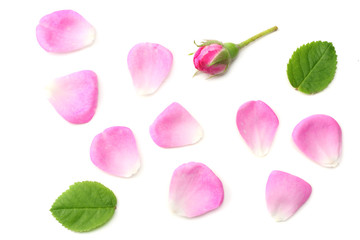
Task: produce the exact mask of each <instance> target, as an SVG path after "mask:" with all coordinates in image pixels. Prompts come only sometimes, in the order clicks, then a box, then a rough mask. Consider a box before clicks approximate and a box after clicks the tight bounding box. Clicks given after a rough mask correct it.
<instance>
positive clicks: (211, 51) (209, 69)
mask: <svg viewBox="0 0 360 240" xmlns="http://www.w3.org/2000/svg"><path fill="white" fill-rule="evenodd" d="M277 29H278V28H277V27H276V26H275V27H272V28H269V29H268V30H265V31H263V32H261V33H259V34H257V35H255V36H253V37H251V38H249V39H248V40H246V41H244V42H241V43H239V44H235V43H222V42H219V41H215V40H208V41H205V42H202V43H201V44H200V45H197V44H195V45H196V46H198V47H199V49H198V50H197V51H196V52H195V55H194V66H195V68H196V69H197V70H198V71H200V72H204V73H207V74H210V75H213V76H217V75H220V74H223V73H225V72H226V70H227V69H228V66H229V65H230V63H231V62H232V61H233V60H234V59H235V58H236V56H237V55H238V53H239V50H240V48H243V47H245V46H246V45H248V44H249V43H251V42H253V41H255V40H256V39H258V38H260V37H262V36H265V35H267V34H269V33H272V32H274V31H276V30H277Z"/></svg>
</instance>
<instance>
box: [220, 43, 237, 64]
mask: <svg viewBox="0 0 360 240" xmlns="http://www.w3.org/2000/svg"><path fill="white" fill-rule="evenodd" d="M223 46H224V48H225V49H226V50H227V51H228V52H229V54H230V58H231V60H233V59H234V58H236V56H237V55H238V53H239V48H238V46H237V45H236V44H235V43H230V42H228V43H224V44H223Z"/></svg>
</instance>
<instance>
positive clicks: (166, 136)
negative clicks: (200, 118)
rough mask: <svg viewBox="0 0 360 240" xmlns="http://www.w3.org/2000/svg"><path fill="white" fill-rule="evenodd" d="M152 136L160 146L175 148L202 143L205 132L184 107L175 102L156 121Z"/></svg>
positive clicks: (152, 127)
mask: <svg viewBox="0 0 360 240" xmlns="http://www.w3.org/2000/svg"><path fill="white" fill-rule="evenodd" d="M150 135H151V137H152V139H153V140H154V142H155V143H156V144H157V145H158V146H160V147H164V148H173V147H181V146H185V145H191V144H194V143H196V142H198V141H200V139H201V138H202V136H203V130H202V128H201V126H200V124H199V123H198V122H197V121H196V120H195V119H194V118H193V117H192V116H191V115H190V113H189V112H188V111H187V110H186V109H185V108H184V107H183V106H181V105H180V104H179V103H176V102H174V103H172V104H171V105H170V106H168V107H167V108H166V109H165V110H164V111H163V112H162V113H161V114H160V115H159V116H158V117H157V118H156V119H155V121H154V123H153V124H152V125H151V126H150Z"/></svg>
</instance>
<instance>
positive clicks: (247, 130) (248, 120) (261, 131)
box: [236, 101, 279, 157]
mask: <svg viewBox="0 0 360 240" xmlns="http://www.w3.org/2000/svg"><path fill="white" fill-rule="evenodd" d="M236 124H237V127H238V130H239V132H240V135H241V136H242V137H243V138H244V140H245V142H246V143H247V145H248V146H249V147H250V149H251V150H252V151H253V153H254V154H255V155H256V156H259V157H262V156H265V155H266V154H268V152H269V150H270V147H271V145H272V142H273V139H274V137H275V133H276V130H277V128H278V126H279V120H278V118H277V116H276V114H275V113H274V112H273V110H272V109H271V108H270V107H269V106H268V105H266V103H264V102H262V101H249V102H246V103H244V104H243V105H242V106H241V107H240V108H239V110H238V112H237V116H236Z"/></svg>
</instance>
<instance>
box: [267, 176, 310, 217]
mask: <svg viewBox="0 0 360 240" xmlns="http://www.w3.org/2000/svg"><path fill="white" fill-rule="evenodd" d="M311 191H312V188H311V186H310V184H308V183H307V182H305V181H304V180H302V179H301V178H299V177H296V176H294V175H291V174H289V173H285V172H281V171H273V172H272V173H271V174H270V176H269V179H268V181H267V184H266V203H267V208H268V210H269V212H270V214H271V216H272V217H273V218H275V220H276V221H285V220H287V219H288V218H289V217H291V216H292V215H294V214H295V213H296V211H297V210H298V209H299V208H300V207H301V206H302V205H303V204H304V203H305V202H306V201H307V200H308V198H309V197H310V194H311Z"/></svg>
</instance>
